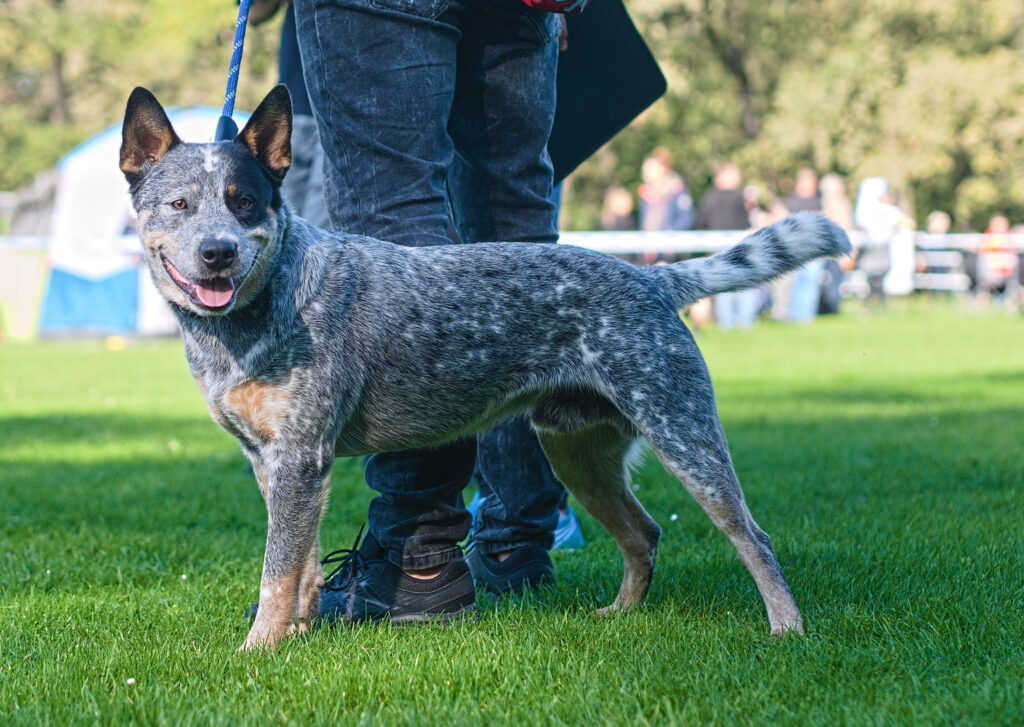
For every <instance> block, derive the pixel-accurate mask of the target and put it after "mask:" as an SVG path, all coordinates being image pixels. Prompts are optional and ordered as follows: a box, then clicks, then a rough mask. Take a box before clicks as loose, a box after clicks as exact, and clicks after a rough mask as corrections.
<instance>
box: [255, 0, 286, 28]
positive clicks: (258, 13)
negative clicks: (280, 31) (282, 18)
mask: <svg viewBox="0 0 1024 727" xmlns="http://www.w3.org/2000/svg"><path fill="white" fill-rule="evenodd" d="M279 7H281V0H252V3H251V4H250V5H249V22H250V23H252V24H253V25H259V24H260V23H265V22H267V21H268V20H270V19H271V18H272V17H274V15H276V14H277V9H278V8H279Z"/></svg>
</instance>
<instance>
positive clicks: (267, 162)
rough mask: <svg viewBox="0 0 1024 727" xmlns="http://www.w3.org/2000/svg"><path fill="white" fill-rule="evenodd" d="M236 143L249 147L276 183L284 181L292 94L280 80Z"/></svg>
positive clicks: (289, 147) (289, 157) (289, 155)
mask: <svg viewBox="0 0 1024 727" xmlns="http://www.w3.org/2000/svg"><path fill="white" fill-rule="evenodd" d="M235 143H236V144H241V145H242V146H244V147H245V148H246V149H248V150H249V151H251V152H252V155H253V156H254V157H256V159H257V160H258V161H259V162H260V163H261V164H262V165H263V166H264V168H265V169H266V170H267V172H268V173H269V174H270V177H271V179H273V180H274V182H275V183H276V184H280V183H281V182H282V181H284V175H285V172H287V171H288V167H290V166H291V165H292V97H291V94H289V93H288V88H287V86H285V85H284V84H279V85H277V86H275V87H274V89H273V90H272V91H271V92H270V93H268V94H267V97H266V98H265V99H263V101H262V102H261V103H260V105H259V107H258V108H257V109H256V110H255V111H253V112H252V116H250V117H249V123H247V124H246V125H245V128H244V129H242V130H241V131H240V132H239V133H238V136H237V137H235Z"/></svg>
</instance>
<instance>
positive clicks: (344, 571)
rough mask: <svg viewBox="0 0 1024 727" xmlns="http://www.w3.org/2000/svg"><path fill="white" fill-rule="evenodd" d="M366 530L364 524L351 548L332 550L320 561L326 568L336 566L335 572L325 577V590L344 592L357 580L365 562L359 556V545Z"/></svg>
mask: <svg viewBox="0 0 1024 727" xmlns="http://www.w3.org/2000/svg"><path fill="white" fill-rule="evenodd" d="M365 530H366V523H363V524H362V525H361V526H360V527H359V532H358V533H357V534H356V539H355V542H354V543H352V547H351V548H339V549H338V550H332V551H331V552H330V553H328V554H327V555H325V556H324V558H323V560H321V561H320V565H321V566H323V567H324V568H327V566H331V565H333V566H334V568H333V570H331V571H330V572H329V573H327V574H326V575H325V576H324V590H326V591H341V590H344V589H345V588H346V587H347V585H348V583H349V581H351V580H352V579H353V578H355V576H356V573H358V572H359V566H360V565H361V564H362V562H363V559H362V556H360V555H359V544H360V541H362V539H363V532H364V531H365Z"/></svg>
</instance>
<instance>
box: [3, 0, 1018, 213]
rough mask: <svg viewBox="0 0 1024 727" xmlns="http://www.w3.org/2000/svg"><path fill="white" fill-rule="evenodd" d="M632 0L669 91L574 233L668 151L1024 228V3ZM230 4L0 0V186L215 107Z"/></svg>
mask: <svg viewBox="0 0 1024 727" xmlns="http://www.w3.org/2000/svg"><path fill="white" fill-rule="evenodd" d="M596 1H597V2H600V1H602V0H596ZM628 5H629V8H630V11H631V13H632V14H633V17H634V19H635V20H636V22H637V25H638V27H639V28H640V30H641V32H642V33H643V34H644V36H645V37H646V38H647V40H648V42H649V43H650V45H651V48H652V50H653V51H654V54H655V56H656V57H657V58H658V59H659V61H660V62H661V64H662V66H663V69H664V71H665V74H666V76H667V77H668V81H669V92H668V94H667V95H666V97H665V98H664V99H663V100H662V101H660V102H659V103H658V104H656V105H655V106H654V107H653V108H652V109H650V110H649V111H648V112H647V113H646V114H644V116H643V117H642V118H641V119H639V120H637V122H635V123H634V124H633V125H632V126H631V127H630V128H629V129H627V130H626V131H624V132H623V133H622V134H620V135H619V136H618V137H617V138H616V139H614V140H613V141H612V142H611V143H610V144H609V145H607V146H606V147H605V148H604V149H602V150H601V151H600V152H599V153H598V154H596V155H595V157H594V158H593V159H592V160H590V161H589V162H587V163H586V164H585V165H584V166H583V167H582V168H581V169H580V170H579V171H578V172H577V173H576V174H574V175H573V176H572V177H571V179H570V180H569V183H568V184H567V187H566V195H565V214H564V215H563V221H564V224H566V225H567V226H568V227H570V228H575V229H592V228H594V227H596V226H597V223H598V218H599V211H600V205H601V200H602V197H603V195H604V191H605V189H606V188H607V187H608V186H609V185H610V184H622V185H624V186H626V187H627V188H628V189H631V190H635V189H636V185H637V183H638V182H639V174H640V162H641V160H642V159H643V157H644V156H645V155H646V154H647V153H648V152H649V151H650V150H651V149H653V148H654V147H656V146H666V147H668V148H669V150H670V151H672V153H673V156H674V157H675V159H676V161H677V164H678V166H679V170H680V171H681V172H682V173H683V175H684V176H685V178H686V180H687V182H688V183H689V185H690V187H691V188H692V191H693V193H694V195H695V197H697V198H699V197H700V196H701V195H702V194H703V192H704V190H705V189H706V187H707V186H708V184H709V176H710V172H711V169H712V168H713V165H714V162H715V161H716V160H718V159H725V158H728V159H734V160H736V161H737V162H739V163H740V165H741V167H742V169H743V172H744V175H745V178H746V179H747V180H748V181H751V182H755V183H758V184H759V185H760V186H761V187H762V189H763V190H765V195H766V197H767V196H775V195H785V194H786V193H788V192H789V187H790V184H791V182H790V180H791V179H792V176H793V174H794V172H795V171H796V169H798V168H799V167H801V166H804V165H810V166H813V167H815V168H816V169H818V170H819V171H820V172H828V171H837V172H839V173H841V174H843V175H845V176H847V177H848V179H849V182H850V186H851V188H855V187H856V185H857V183H858V182H859V181H860V179H862V178H863V177H865V176H871V175H883V176H885V177H887V178H888V179H890V181H891V182H892V183H893V184H894V185H895V186H896V187H897V188H898V189H899V190H900V191H901V192H902V193H903V194H902V196H903V199H904V200H905V201H906V202H907V203H908V204H909V205H910V206H911V207H912V211H913V212H914V214H915V215H916V216H917V218H918V219H923V217H924V216H925V215H926V214H927V213H928V211H930V210H931V209H943V210H945V211H947V212H949V213H950V214H952V215H953V216H954V218H955V220H956V222H957V225H958V226H960V227H961V228H966V227H974V228H975V229H977V228H979V227H981V226H982V225H984V223H985V220H986V219H987V217H988V216H989V215H991V214H992V213H993V212H996V211H1004V212H1007V213H1009V214H1010V216H1011V219H1014V220H1015V221H1021V222H1024V194H1022V193H1024V189H1022V182H1021V181H1020V178H1019V174H1018V170H1019V169H1021V168H1024V121H1022V118H1024V114H1022V113H1021V110H1022V109H1024V4H1022V3H1020V2H1019V0H861V1H860V2H857V3H848V2H840V0H629V2H628ZM235 12H236V6H235V4H234V3H233V2H231V1H230V0H196V1H195V2H190V3H187V4H183V3H181V2H178V1H177V0H151V2H147V3H138V2H134V1H132V0H0V74H2V78H3V83H2V85H0V158H3V160H4V162H5V163H4V164H3V165H2V166H0V189H14V188H16V187H18V186H20V185H21V184H24V183H25V182H26V181H28V180H30V179H31V178H32V177H33V176H34V175H35V174H37V173H38V172H40V171H41V170H43V169H46V168H48V167H49V166H51V165H52V164H53V163H54V162H55V161H56V160H57V159H58V158H59V157H60V156H61V155H62V154H64V153H66V152H67V150H68V149H69V148H70V147H71V146H72V145H74V144H75V143H77V142H78V141H80V140H82V139H84V138H86V137H87V136H89V135H91V134H93V133H96V132H97V131H99V130H101V129H103V128H104V127H106V126H108V125H110V124H115V123H118V122H119V121H120V119H121V114H122V113H123V109H124V102H125V99H126V98H127V95H128V93H129V91H130V90H131V88H132V87H134V86H136V85H140V84H141V85H145V86H148V87H149V88H150V89H152V90H153V91H154V92H155V93H156V94H157V95H158V96H159V98H160V99H161V101H163V102H164V103H165V104H168V105H186V104H209V105H213V106H217V105H219V104H220V103H221V95H222V93H223V88H224V74H225V67H226V65H227V60H228V55H229V49H230V44H231V37H232V31H233V25H234V17H235ZM278 23H279V20H278V22H273V23H270V24H268V25H264V26H259V27H250V28H249V36H248V38H247V42H246V57H245V67H244V68H243V82H242V84H241V85H240V87H239V101H238V105H239V107H240V108H252V107H253V106H254V105H255V104H256V103H257V102H258V100H259V98H260V97H261V96H262V95H263V94H264V93H265V92H266V90H267V89H268V87H269V86H270V85H271V84H272V83H273V82H274V80H275V77H276V70H275V58H276V48H277V37H278V29H279V24H278ZM765 201H767V199H766V200H765Z"/></svg>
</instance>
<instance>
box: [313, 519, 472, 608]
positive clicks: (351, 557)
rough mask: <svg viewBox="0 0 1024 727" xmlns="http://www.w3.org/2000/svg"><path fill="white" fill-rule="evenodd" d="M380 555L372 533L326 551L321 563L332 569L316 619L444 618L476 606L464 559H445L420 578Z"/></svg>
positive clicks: (470, 578)
mask: <svg viewBox="0 0 1024 727" xmlns="http://www.w3.org/2000/svg"><path fill="white" fill-rule="evenodd" d="M360 532H362V531H360ZM385 555H386V552H385V550H384V548H382V547H381V545H380V543H378V542H377V539H376V538H374V537H373V535H372V534H367V535H366V537H365V538H364V539H363V543H362V545H359V538H358V536H357V537H356V543H355V544H354V546H353V547H352V548H350V549H343V550H335V551H334V552H333V553H330V554H328V555H327V556H326V557H325V558H324V559H323V561H321V563H322V564H323V565H324V566H328V565H335V568H334V570H333V571H331V572H330V573H328V574H327V575H326V576H325V580H326V583H325V584H324V587H323V590H322V591H321V592H320V615H319V619H320V620H323V621H325V622H328V623H330V622H338V621H342V622H344V623H358V622H362V621H391V623H396V624H397V623H412V622H418V621H441V622H445V623H447V622H450V621H456V620H458V619H461V618H463V617H465V616H468V615H470V614H471V613H473V612H474V610H475V609H476V590H475V588H474V587H473V577H472V575H470V572H469V568H468V567H467V565H466V561H465V559H464V558H456V559H455V560H453V561H451V562H450V563H448V564H447V565H446V566H445V567H444V568H443V569H442V570H441V572H440V573H438V574H437V575H436V576H435V577H433V578H431V579H430V580H420V579H419V578H413V577H412V576H409V575H406V574H405V573H404V572H403V571H402V569H401V568H399V567H398V566H397V565H395V564H394V563H392V562H391V561H389V560H387V558H386V557H385Z"/></svg>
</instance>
